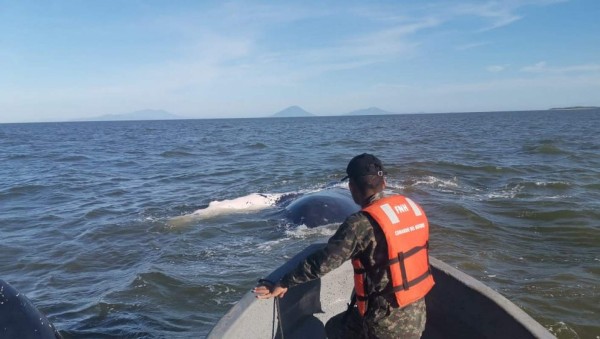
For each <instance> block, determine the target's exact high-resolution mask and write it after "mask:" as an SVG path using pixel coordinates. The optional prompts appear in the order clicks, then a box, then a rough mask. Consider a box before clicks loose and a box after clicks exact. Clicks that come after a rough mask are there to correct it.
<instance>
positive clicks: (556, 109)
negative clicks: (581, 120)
mask: <svg viewBox="0 0 600 339" xmlns="http://www.w3.org/2000/svg"><path fill="white" fill-rule="evenodd" d="M599 108H600V107H598V106H570V107H554V108H550V110H551V111H552V110H555V111H572V110H580V109H599Z"/></svg>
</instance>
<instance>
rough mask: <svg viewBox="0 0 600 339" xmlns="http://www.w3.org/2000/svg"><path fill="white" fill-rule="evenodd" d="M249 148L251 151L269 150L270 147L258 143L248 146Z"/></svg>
mask: <svg viewBox="0 0 600 339" xmlns="http://www.w3.org/2000/svg"><path fill="white" fill-rule="evenodd" d="M247 147H248V148H249V149H265V148H268V147H269V146H267V145H265V144H263V143H262V142H257V143H255V144H252V145H248V146H247Z"/></svg>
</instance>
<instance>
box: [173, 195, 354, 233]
mask: <svg viewBox="0 0 600 339" xmlns="http://www.w3.org/2000/svg"><path fill="white" fill-rule="evenodd" d="M268 208H278V209H279V211H277V212H276V215H280V216H281V217H282V218H285V219H286V220H288V221H289V222H291V223H293V224H296V225H306V226H307V227H310V228H312V227H317V226H322V225H326V224H332V223H341V222H342V221H344V220H345V219H346V217H348V216H349V215H350V214H352V213H354V212H357V211H358V210H360V207H359V206H358V205H356V204H355V203H354V201H353V200H352V197H351V196H350V192H349V191H348V190H346V189H342V188H329V189H324V190H321V191H317V192H312V193H306V194H301V193H266V194H263V193H252V194H249V195H246V196H243V197H239V198H235V199H228V200H221V201H212V202H210V203H209V204H208V205H207V206H205V207H203V208H200V209H198V210H196V211H194V212H192V213H190V214H186V215H182V216H178V217H175V218H172V219H171V220H169V224H170V225H171V226H182V225H186V224H189V223H193V222H195V221H197V220H202V219H206V218H212V217H216V216H219V215H224V214H231V213H249V212H256V211H261V210H265V209H268Z"/></svg>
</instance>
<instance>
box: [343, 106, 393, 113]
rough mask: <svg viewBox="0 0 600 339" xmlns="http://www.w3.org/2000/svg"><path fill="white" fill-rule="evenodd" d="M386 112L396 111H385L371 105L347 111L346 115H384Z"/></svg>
mask: <svg viewBox="0 0 600 339" xmlns="http://www.w3.org/2000/svg"><path fill="white" fill-rule="evenodd" d="M384 114H394V113H392V112H388V111H384V110H382V109H381V108H378V107H369V108H365V109H359V110H357V111H352V112H350V113H346V114H344V115H384Z"/></svg>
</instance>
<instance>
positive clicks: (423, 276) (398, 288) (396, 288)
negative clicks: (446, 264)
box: [393, 270, 431, 292]
mask: <svg viewBox="0 0 600 339" xmlns="http://www.w3.org/2000/svg"><path fill="white" fill-rule="evenodd" d="M430 275H431V271H430V270H427V271H425V273H423V274H421V275H420V276H418V277H416V278H414V279H413V280H411V281H408V282H406V281H405V282H404V283H403V284H402V285H400V286H394V288H393V292H400V291H403V290H407V289H409V288H410V287H413V286H415V285H416V284H418V283H420V282H421V281H423V280H425V279H427V277H429V276H430ZM405 286H407V287H405Z"/></svg>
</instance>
